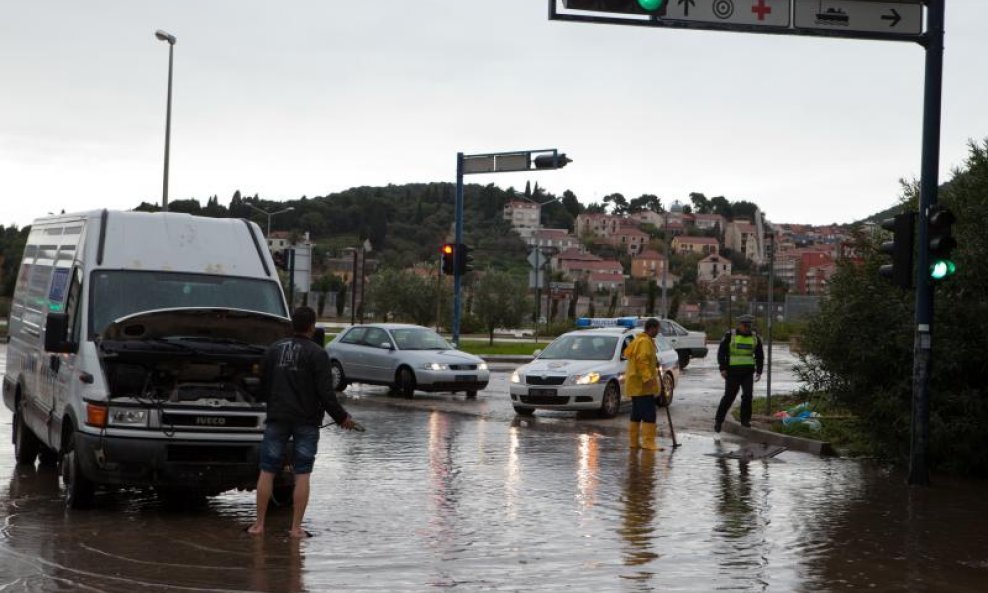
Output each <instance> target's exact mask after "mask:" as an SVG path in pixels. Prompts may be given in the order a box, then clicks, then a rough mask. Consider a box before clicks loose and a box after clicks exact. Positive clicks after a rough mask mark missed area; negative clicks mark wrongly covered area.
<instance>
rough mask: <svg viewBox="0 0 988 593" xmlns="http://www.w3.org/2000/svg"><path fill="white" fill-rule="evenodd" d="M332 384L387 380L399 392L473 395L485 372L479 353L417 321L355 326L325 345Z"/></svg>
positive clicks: (382, 382)
mask: <svg viewBox="0 0 988 593" xmlns="http://www.w3.org/2000/svg"><path fill="white" fill-rule="evenodd" d="M326 352H327V354H329V360H330V363H331V364H332V368H333V385H334V387H335V388H336V390H337V391H342V390H343V389H345V388H346V386H347V384H348V383H367V384H371V385H388V386H390V387H391V388H392V389H393V390H394V391H396V392H398V393H400V394H401V395H403V396H405V397H412V395H413V394H414V393H415V391H416V390H420V391H452V392H456V391H464V392H466V394H467V397H476V396H477V391H479V390H481V389H483V388H485V387H487V383H488V381H489V380H490V372H489V371H488V369H487V363H486V362H484V360H483V359H482V358H480V357H479V356H474V355H473V354H468V353H466V352H463V351H462V350H456V349H455V348H453V346H452V345H450V343H449V342H447V341H446V339H445V338H443V337H442V336H440V335H439V334H437V333H436V332H435V331H433V330H431V329H429V328H427V327H422V326H420V325H409V324H404V323H375V324H368V325H355V326H353V327H351V328H349V329H347V330H345V331H343V332H340V334H338V335H337V336H336V338H334V339H333V341H332V342H330V343H329V344H327V345H326Z"/></svg>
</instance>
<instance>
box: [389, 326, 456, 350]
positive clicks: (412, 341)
mask: <svg viewBox="0 0 988 593" xmlns="http://www.w3.org/2000/svg"><path fill="white" fill-rule="evenodd" d="M391 335H392V336H394V339H395V343H396V344H398V349H399V350H449V349H451V348H452V346H450V344H449V342H447V341H446V339H445V338H443V337H442V336H440V335H439V334H437V333H436V332H434V331H432V330H431V329H425V328H410V329H395V330H391Z"/></svg>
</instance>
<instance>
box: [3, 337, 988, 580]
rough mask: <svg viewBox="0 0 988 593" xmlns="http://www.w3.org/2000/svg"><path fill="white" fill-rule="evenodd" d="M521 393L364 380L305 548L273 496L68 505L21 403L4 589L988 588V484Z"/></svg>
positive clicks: (324, 447)
mask: <svg viewBox="0 0 988 593" xmlns="http://www.w3.org/2000/svg"><path fill="white" fill-rule="evenodd" d="M0 351H2V348H0ZM0 354H2V352H0ZM0 360H3V357H2V356H0ZM697 368H698V369H699V368H701V367H699V366H698V367H697ZM693 369H694V367H693V365H691V366H690V368H689V369H688V370H687V373H689V371H691V370H693ZM698 374H699V373H698ZM501 375H502V378H501V380H502V381H503V380H504V379H503V373H502V374H501ZM686 377H687V374H686V373H684V379H683V381H684V385H685V381H686V380H687V379H686ZM684 389H685V387H684ZM715 395H716V394H714V395H710V394H707V395H706V396H704V395H702V394H697V395H696V399H697V400H700V399H701V398H704V397H707V398H710V397H715ZM501 397H503V393H500V394H498V393H494V392H491V391H489V392H485V393H482V394H481V397H480V398H479V401H476V402H470V401H466V400H464V398H463V397H462V396H452V395H448V394H446V395H444V394H436V395H434V396H427V395H424V394H423V395H422V397H419V396H416V399H415V400H412V401H411V402H407V400H399V399H395V398H388V397H386V396H385V395H383V394H382V393H381V392H378V391H374V390H369V389H368V390H360V389H357V390H354V391H353V393H350V392H348V395H347V396H346V405H347V406H348V408H349V409H350V410H351V412H352V413H353V414H354V416H355V417H357V418H358V419H359V420H360V421H361V422H362V423H364V424H365V425H366V426H367V429H368V430H367V432H366V433H362V434H355V433H341V432H340V431H338V430H337V429H335V428H326V429H324V430H323V434H322V441H321V443H320V451H321V453H320V455H319V457H318V458H317V462H316V468H315V472H314V474H313V478H312V486H313V490H312V499H311V501H310V504H309V509H308V513H307V518H306V524H305V527H306V528H307V529H308V530H309V531H311V532H313V534H314V537H313V538H310V539H307V540H305V541H302V542H293V541H290V540H289V538H287V537H286V536H285V535H284V533H285V531H286V530H287V528H288V524H289V519H290V517H289V513H290V510H289V509H278V510H276V511H274V513H273V515H272V516H271V517H270V519H269V529H270V533H269V534H268V535H267V536H265V537H263V538H253V537H250V536H247V535H245V534H244V533H243V532H242V529H243V528H244V527H245V526H247V525H248V524H249V523H250V521H251V519H252V517H253V495H252V493H235V492H234V493H228V494H225V495H223V496H220V497H217V498H214V499H210V500H209V501H208V502H206V503H205V505H204V506H201V507H199V508H186V509H172V508H168V507H166V506H164V505H163V504H162V503H160V502H159V501H158V500H157V499H156V498H155V497H154V496H153V495H151V494H147V493H143V492H116V493H101V494H99V495H98V496H97V508H96V509H94V510H91V511H82V512H67V511H66V510H65V509H64V505H63V504H62V501H61V496H60V491H59V485H58V482H57V480H56V478H55V475H54V473H53V472H52V471H50V470H47V471H40V470H36V469H34V468H21V467H16V466H15V465H14V462H13V450H12V446H11V444H10V439H9V438H8V435H10V429H11V426H10V424H11V414H10V412H9V411H8V410H6V408H3V409H2V411H0V436H2V438H0V591H3V592H4V593H7V592H10V591H103V592H118V591H119V592H132V591H149V592H155V591H272V592H275V591H277V592H285V591H436V590H445V589H450V590H456V591H560V590H564V589H567V588H568V589H572V590H574V591H590V590H596V591H711V590H737V591H854V590H875V591H961V592H967V591H970V592H975V591H977V592H979V593H980V592H981V591H984V589H985V585H986V583H988V535H986V533H988V529H986V527H988V521H986V520H985V517H986V516H988V487H986V485H985V484H984V483H970V482H950V481H947V480H944V479H938V480H936V482H935V484H936V486H935V487H934V488H931V489H912V490H910V489H907V488H906V486H905V485H904V484H905V476H904V475H900V474H898V473H892V472H889V471H887V470H885V469H883V468H881V467H879V466H876V465H874V464H871V463H868V462H860V461H849V460H841V459H823V458H818V457H813V456H810V455H805V454H800V453H793V452H786V453H783V454H782V455H780V456H779V457H777V458H776V459H775V460H771V461H758V462H751V463H745V462H741V461H738V460H730V459H723V458H719V457H715V456H713V454H717V453H723V452H727V451H731V450H734V449H736V448H737V447H738V446H740V445H741V444H742V442H741V441H738V440H732V438H731V437H726V436H723V437H720V438H715V436H714V435H713V434H712V433H707V432H690V431H684V432H683V434H682V437H681V439H680V440H681V441H682V442H683V446H682V447H681V448H679V449H677V450H675V451H669V450H666V451H664V452H660V453H657V454H652V453H646V452H635V453H632V452H629V451H628V450H627V449H626V448H625V447H626V443H625V435H624V432H623V431H622V430H620V428H621V427H620V425H619V424H611V423H613V422H615V421H606V422H604V423H596V422H584V421H582V420H580V419H577V418H575V417H574V416H573V415H572V414H570V415H564V414H562V413H558V414H550V415H547V416H545V417H542V416H541V413H540V414H537V415H536V417H535V419H534V420H532V419H529V420H524V421H522V420H518V419H515V418H514V417H513V415H510V414H504V415H502V413H501V401H500V398H501ZM689 397H692V395H690V396H689ZM683 401H688V397H684V399H683ZM677 403H678V402H677ZM408 404H414V406H418V407H414V406H413V407H409V405H408ZM504 405H505V406H507V404H504ZM469 406H473V407H474V408H475V409H483V410H486V412H484V413H473V414H471V413H466V412H465V411H464V409H465V408H467V407H469ZM674 407H675V405H674ZM447 408H448V409H447ZM461 408H463V409H461ZM508 409H510V407H508ZM622 422H623V421H622ZM677 428H678V426H677Z"/></svg>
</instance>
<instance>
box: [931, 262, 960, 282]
mask: <svg viewBox="0 0 988 593" xmlns="http://www.w3.org/2000/svg"><path fill="white" fill-rule="evenodd" d="M956 271H957V265H956V264H954V262H952V261H950V260H949V259H938V260H937V261H935V262H933V265H932V266H930V278H933V279H934V280H943V279H944V278H946V277H947V276H951V275H953V273H954V272H956Z"/></svg>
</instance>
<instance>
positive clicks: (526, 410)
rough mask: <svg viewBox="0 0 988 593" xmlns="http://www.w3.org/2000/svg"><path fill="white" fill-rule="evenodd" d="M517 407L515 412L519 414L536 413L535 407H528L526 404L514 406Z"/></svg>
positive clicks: (528, 414) (529, 414)
mask: <svg viewBox="0 0 988 593" xmlns="http://www.w3.org/2000/svg"><path fill="white" fill-rule="evenodd" d="M513 407H514V409H515V414H518V415H519V416H531V415H532V414H534V413H535V408H526V407H524V406H513Z"/></svg>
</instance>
